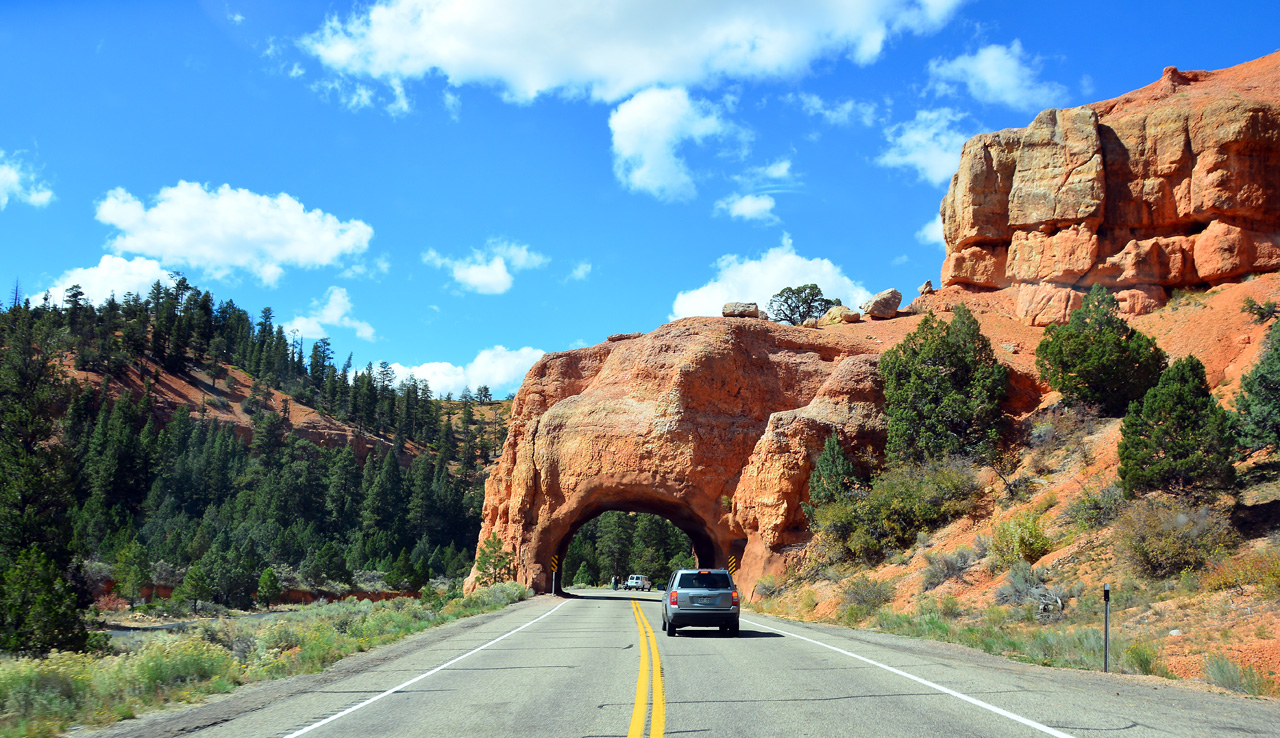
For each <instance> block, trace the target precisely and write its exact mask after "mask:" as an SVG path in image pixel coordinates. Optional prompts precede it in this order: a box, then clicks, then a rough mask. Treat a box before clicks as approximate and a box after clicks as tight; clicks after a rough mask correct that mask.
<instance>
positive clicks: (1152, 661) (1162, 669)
mask: <svg viewBox="0 0 1280 738" xmlns="http://www.w3.org/2000/svg"><path fill="white" fill-rule="evenodd" d="M1120 663H1121V664H1122V665H1123V666H1124V667H1125V668H1128V669H1129V670H1130V671H1134V672H1137V673H1138V674H1146V675H1155V676H1161V677H1164V678H1166V679H1173V678H1175V677H1174V675H1173V672H1171V671H1169V667H1167V666H1165V665H1164V662H1163V661H1161V659H1160V649H1158V648H1156V647H1155V646H1154V645H1152V644H1150V643H1134V644H1132V645H1131V646H1129V647H1128V648H1126V649H1125V650H1124V656H1123V657H1121V661H1120Z"/></svg>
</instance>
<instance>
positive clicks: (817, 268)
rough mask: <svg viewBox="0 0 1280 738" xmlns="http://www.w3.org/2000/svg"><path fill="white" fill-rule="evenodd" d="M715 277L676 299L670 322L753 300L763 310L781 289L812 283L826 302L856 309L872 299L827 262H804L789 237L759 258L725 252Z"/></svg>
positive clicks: (836, 267)
mask: <svg viewBox="0 0 1280 738" xmlns="http://www.w3.org/2000/svg"><path fill="white" fill-rule="evenodd" d="M715 267H716V275H715V277H713V278H712V279H711V281H709V282H707V283H706V284H704V285H702V286H701V287H698V288H697V289H693V290H689V291H687V292H681V293H680V294H678V295H676V299H675V303H674V304H673V305H672V308H671V315H670V316H669V317H670V319H671V320H675V319H676V318H686V317H689V316H691V315H712V316H718V315H720V311H721V309H722V308H723V307H724V304H725V303H726V302H735V301H737V302H754V303H756V304H758V305H759V306H760V307H761V308H764V307H765V306H766V305H768V303H769V299H770V298H771V297H773V296H774V295H775V294H777V293H778V291H779V290H781V289H782V288H783V287H798V286H800V285H802V284H816V285H818V287H820V288H821V289H822V294H823V295H825V296H826V297H828V298H837V297H838V298H840V300H841V301H843V302H844V304H846V305H857V304H859V303H861V302H862V301H863V300H866V299H867V298H868V297H870V296H871V293H870V292H868V291H867V289H866V288H865V287H863V286H862V283H861V282H855V281H853V280H852V279H849V278H848V277H847V276H845V274H844V271H843V270H842V269H841V268H840V267H838V266H836V265H835V264H833V263H832V262H831V261H830V260H829V259H821V258H818V259H806V258H805V257H803V256H801V255H799V254H797V253H796V251H795V248H794V247H793V245H792V242H791V236H790V234H786V233H784V234H782V244H781V245H780V246H775V247H774V248H772V249H770V250H769V251H767V252H765V253H764V255H762V256H761V257H760V258H758V259H748V258H745V257H742V256H739V255H738V254H725V255H724V256H721V257H720V258H719V259H717V260H716V263H715Z"/></svg>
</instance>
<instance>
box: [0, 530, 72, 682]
mask: <svg viewBox="0 0 1280 738" xmlns="http://www.w3.org/2000/svg"><path fill="white" fill-rule="evenodd" d="M88 644H89V632H88V629H87V627H86V624H85V622H84V615H83V613H81V611H80V609H79V608H78V607H77V606H76V593H75V591H74V590H73V589H72V587H71V585H70V584H68V583H67V582H66V580H64V579H63V577H62V575H61V573H60V572H59V571H58V569H57V567H56V565H55V564H54V563H53V562H52V561H50V559H49V557H48V556H45V554H44V552H43V551H41V550H40V549H39V548H37V547H35V546H32V547H31V548H28V549H27V550H26V551H23V552H22V553H20V554H18V558H17V561H15V562H14V563H13V566H11V567H9V569H8V571H6V572H5V573H4V576H3V579H0V649H2V650H5V651H9V652H10V653H25V654H44V653H48V652H49V651H51V650H53V649H58V650H64V651H79V650H81V649H83V648H85V647H86V646H87V645H88ZM2 704H4V703H3V701H2V700H0V705H2Z"/></svg>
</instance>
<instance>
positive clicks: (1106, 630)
mask: <svg viewBox="0 0 1280 738" xmlns="http://www.w3.org/2000/svg"><path fill="white" fill-rule="evenodd" d="M1110 665H1111V585H1110V584H1104V585H1102V671H1103V672H1104V673H1105V672H1106V671H1108V667H1109V666H1110Z"/></svg>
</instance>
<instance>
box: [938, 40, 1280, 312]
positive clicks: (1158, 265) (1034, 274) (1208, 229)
mask: <svg viewBox="0 0 1280 738" xmlns="http://www.w3.org/2000/svg"><path fill="white" fill-rule="evenodd" d="M942 221H943V231H944V234H945V236H946V241H947V258H946V261H945V262H944V264H943V267H942V281H943V284H944V285H974V286H978V287H995V288H1005V287H1008V286H1010V285H1014V286H1015V287H1016V288H1017V289H1019V290H1020V292H1019V295H1018V300H1017V303H1018V305H1019V309H1020V311H1021V312H1020V315H1021V317H1023V318H1024V319H1027V320H1029V321H1031V322H1032V323H1033V324H1035V325H1046V324H1048V323H1055V322H1063V321H1065V319H1066V316H1067V311H1069V309H1070V308H1071V307H1072V306H1073V305H1074V304H1077V302H1078V298H1076V297H1073V296H1072V295H1073V294H1074V293H1075V292H1077V291H1078V290H1080V289H1085V288H1088V287H1089V286H1091V285H1093V284H1102V285H1104V286H1107V287H1111V288H1115V289H1118V290H1122V292H1121V293H1120V296H1121V298H1122V304H1123V307H1124V309H1125V310H1126V311H1127V312H1129V313H1132V314H1135V315H1136V314H1142V313H1146V312H1150V311H1151V310H1153V309H1155V308H1157V307H1159V306H1161V305H1163V304H1164V302H1165V300H1166V299H1167V292H1166V290H1167V289H1168V288H1173V287H1179V286H1188V285H1199V284H1206V283H1207V284H1219V283H1222V282H1225V281H1228V280H1232V279H1236V278H1238V277H1241V276H1243V275H1246V274H1250V273H1255V272H1269V271H1275V270H1277V269H1280V52H1277V53H1275V54H1271V55H1270V56H1266V57H1263V58H1261V59H1257V60H1255V61H1251V62H1248V63H1245V64H1241V65H1239V66H1236V67H1231V68H1229V69H1223V70H1219V71H1213V72H1180V71H1178V70H1177V69H1175V68H1173V67H1169V68H1167V69H1165V71H1164V75H1163V76H1162V77H1161V79H1160V80H1159V81H1157V82H1154V83H1152V84H1151V85H1148V86H1147V87H1144V88H1142V89H1140V90H1137V91H1134V92H1131V93H1129V94H1126V95H1123V96H1121V97H1118V98H1115V99H1114V100H1107V101H1105V102H1100V103H1094V104H1092V105H1087V106H1083V107H1079V108H1071V109H1067V110H1046V111H1044V112H1042V113H1040V115H1038V116H1036V118H1035V120H1034V121H1032V123H1031V125H1029V126H1027V127H1026V128H1020V129H1008V130H1004V131H997V132H995V133H986V134H982V135H979V136H975V137H974V138H972V139H970V140H969V142H968V143H966V144H965V147H964V152H963V154H962V156H961V162H960V169H959V171H958V172H957V173H956V175H955V176H954V177H952V179H951V187H950V189H949V190H948V192H947V196H946V198H945V199H944V200H943V202H942Z"/></svg>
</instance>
